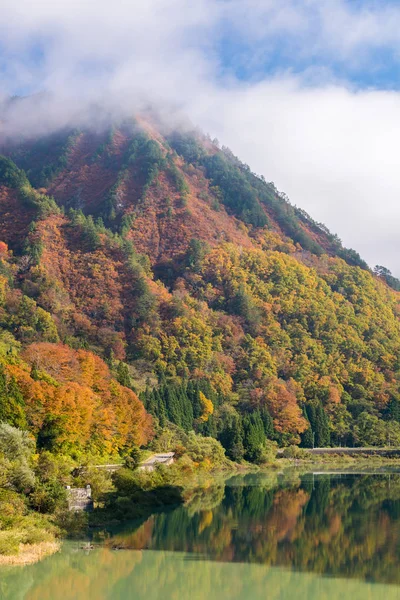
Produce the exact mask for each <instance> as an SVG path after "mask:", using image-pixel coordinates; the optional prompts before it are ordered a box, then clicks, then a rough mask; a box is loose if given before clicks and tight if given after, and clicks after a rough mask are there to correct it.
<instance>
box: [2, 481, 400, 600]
mask: <svg viewBox="0 0 400 600" xmlns="http://www.w3.org/2000/svg"><path fill="white" fill-rule="evenodd" d="M100 538H101V539H102V541H101V542H100V541H99V540H100ZM399 567H400V475H397V474H395V475H393V474H391V475H361V476H359V475H341V476H338V475H312V474H309V475H306V476H301V477H300V476H296V475H293V474H292V475H290V476H288V475H283V474H259V475H246V476H240V477H234V478H232V479H230V480H228V481H226V482H219V483H218V482H215V481H212V480H211V481H210V482H209V485H208V486H205V489H202V490H198V491H197V492H195V493H194V494H193V496H192V498H191V499H190V501H189V503H188V504H187V505H186V506H184V507H179V508H177V509H175V510H172V511H170V512H168V513H158V514H156V515H152V516H151V517H150V518H148V519H147V520H146V521H144V522H142V523H135V524H130V525H129V526H127V527H124V528H121V529H120V531H117V532H113V533H112V534H111V533H109V532H102V533H101V534H100V536H98V539H97V541H96V540H95V549H93V550H84V549H83V544H82V543H79V542H67V543H65V544H64V546H63V549H62V551H61V552H60V553H58V554H56V555H54V556H52V557H49V558H48V559H45V560H44V561H42V562H41V563H38V564H36V565H32V566H28V567H19V568H13V569H10V568H8V569H4V568H3V569H0V598H1V600H111V599H112V600H127V599H135V600H145V599H146V600H186V599H190V600H206V599H207V600H225V599H226V600H228V599H237V600H258V599H268V600H275V599H284V600H286V599H288V600H289V599H290V600H292V599H296V600H298V599H299V600H303V599H304V600H306V599H307V600H314V599H315V600H317V599H318V600H325V599H329V600H335V599H336V598H337V599H340V600H344V599H346V598H351V600H358V599H360V600H361V599H362V600H369V599H379V598H382V599H385V600H392V599H396V600H400V568H399Z"/></svg>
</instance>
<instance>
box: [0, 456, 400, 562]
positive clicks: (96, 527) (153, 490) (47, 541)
mask: <svg viewBox="0 0 400 600" xmlns="http://www.w3.org/2000/svg"><path fill="white" fill-rule="evenodd" d="M287 454H289V455H290V454H291V453H290V452H287ZM294 454H295V456H294V457H285V458H283V457H278V458H277V459H276V460H275V461H273V462H271V463H270V464H267V465H261V466H257V465H253V464H250V463H245V464H237V463H233V462H230V461H227V462H224V464H223V466H220V467H218V468H211V467H209V468H206V467H205V466H204V465H203V467H201V468H199V467H193V464H190V465H189V464H186V462H185V460H182V459H181V460H179V461H178V462H177V463H176V464H174V465H170V466H161V467H158V468H157V469H156V470H155V471H154V472H151V473H148V472H141V471H137V470H131V469H128V468H126V467H122V468H121V469H119V470H118V471H117V472H114V473H113V474H112V475H111V474H109V478H110V483H111V485H110V487H108V488H105V491H104V493H100V492H98V493H97V497H96V502H95V509H94V511H93V512H91V513H78V514H76V515H75V514H74V513H72V512H68V511H64V512H62V513H60V514H58V515H57V517H54V518H52V519H50V518H49V517H47V516H46V517H44V516H41V515H38V514H37V513H33V514H32V513H30V515H28V516H27V517H23V519H33V517H34V520H32V521H30V522H29V521H27V524H29V525H31V524H32V523H34V525H35V529H34V531H33V530H32V528H31V527H30V528H29V534H30V537H28V534H26V535H25V530H23V529H21V528H20V530H19V531H18V530H17V528H16V527H17V523H15V528H14V527H12V528H10V530H9V531H7V532H6V531H3V532H1V533H0V538H1V537H2V536H5V539H3V548H0V552H1V551H2V553H0V565H25V564H30V563H33V562H37V561H39V560H41V559H42V558H45V557H46V556H49V555H50V554H53V553H54V552H57V551H58V549H59V547H60V544H61V542H60V540H62V539H66V538H71V537H72V538H82V539H83V538H85V537H86V538H90V539H93V538H96V537H98V536H100V537H101V535H102V532H107V531H108V530H110V529H112V528H114V527H118V525H120V524H123V523H124V522H127V521H143V522H145V521H146V520H147V519H148V518H149V516H150V515H152V514H154V513H157V512H165V511H168V510H172V509H173V508H175V507H177V506H179V505H181V504H185V505H188V504H192V505H193V504H196V503H198V502H200V500H201V503H202V504H204V503H205V504H207V498H208V496H210V497H212V496H213V494H215V490H216V489H217V488H221V489H222V488H223V487H224V485H225V482H226V480H227V479H229V478H231V477H234V476H235V475H238V476H240V475H246V474H251V473H257V472H262V473H265V475H271V477H278V478H279V477H282V476H283V477H284V478H285V477H289V478H290V477H291V476H292V474H293V473H296V474H298V475H300V474H305V473H313V474H324V473H327V474H333V475H334V474H338V473H342V474H346V473H349V474H352V473H353V474H354V473H358V474H366V475H367V474H385V473H386V474H391V473H400V457H397V456H394V455H390V456H385V455H384V454H382V453H362V452H356V453H341V454H337V453H334V452H333V451H330V452H324V453H315V452H307V451H304V450H300V451H298V452H297V451H296V452H294ZM199 499H200V500H199ZM20 525H21V521H20ZM26 529H27V530H28V528H26ZM32 531H33V533H34V535H33V534H32ZM22 533H23V535H22ZM0 542H1V539H0ZM27 542H29V543H27ZM0 546H1V544H0Z"/></svg>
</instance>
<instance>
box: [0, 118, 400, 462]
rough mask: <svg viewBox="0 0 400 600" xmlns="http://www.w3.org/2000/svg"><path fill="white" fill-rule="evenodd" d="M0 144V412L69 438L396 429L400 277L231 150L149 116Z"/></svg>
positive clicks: (59, 440)
mask: <svg viewBox="0 0 400 600" xmlns="http://www.w3.org/2000/svg"><path fill="white" fill-rule="evenodd" d="M1 152H2V153H3V155H2V156H1V157H0V240H1V243H0V327H1V330H0V362H1V365H2V366H1V371H0V421H4V422H6V423H8V424H10V425H13V426H15V427H18V428H20V429H26V430H28V431H29V432H30V433H31V434H33V435H34V437H35V440H36V444H37V446H38V447H39V448H44V449H47V450H51V451H62V452H66V453H71V452H72V453H73V452H77V451H90V452H93V453H99V454H107V453H108V454H111V453H118V452H122V453H123V452H124V451H126V449H127V448H129V447H130V446H132V445H142V446H143V445H146V444H147V443H148V442H149V440H150V439H151V438H152V437H153V436H154V435H156V436H157V435H162V432H163V431H165V430H168V428H170V427H171V426H172V425H171V424H173V425H177V426H178V427H180V428H182V429H183V430H184V431H185V432H189V431H191V430H195V431H196V432H198V433H200V434H203V435H207V436H212V437H214V438H216V439H217V440H219V441H220V442H221V444H222V445H223V446H224V448H225V450H226V453H227V455H228V456H229V457H230V458H232V459H234V460H237V461H241V460H243V459H246V460H249V461H256V462H260V461H262V460H263V457H264V455H265V452H266V444H267V442H266V440H274V441H276V442H278V443H279V444H280V445H283V446H285V445H291V444H300V445H303V446H306V447H307V446H308V447H309V446H312V445H315V446H329V445H339V444H342V445H343V444H346V445H369V444H371V445H385V444H386V443H387V441H388V440H389V438H390V440H391V443H392V444H393V443H396V444H400V381H399V375H400V322H399V298H400V297H399V295H398V293H397V292H396V291H395V289H398V287H399V282H398V281H397V280H396V279H395V278H394V277H393V276H392V275H391V273H390V271H388V270H387V269H385V268H384V267H378V268H377V270H376V272H375V273H372V272H371V271H370V270H369V268H368V266H367V264H366V263H365V262H364V261H363V260H362V258H360V256H359V255H358V254H357V252H355V251H354V250H349V249H346V248H344V247H343V245H342V243H341V241H340V240H339V239H338V237H337V236H335V235H332V234H331V233H330V232H329V231H328V229H327V228H326V227H325V226H324V225H322V224H319V223H316V222H315V221H314V220H313V219H312V218H311V217H310V216H309V215H307V214H306V213H305V212H304V211H302V210H301V209H298V208H296V207H295V206H293V205H292V204H291V203H290V202H289V201H288V199H287V198H286V197H285V196H284V195H283V194H281V193H279V192H278V191H277V190H276V188H275V186H274V185H273V184H272V183H267V182H266V181H265V180H264V179H263V178H262V177H258V176H257V175H255V174H254V173H252V172H251V170H250V168H249V167H248V166H247V165H244V164H242V163H241V162H240V161H239V160H238V159H237V158H236V157H235V156H233V154H232V153H231V152H230V151H229V150H227V149H225V148H222V149H221V148H219V146H218V144H217V143H216V142H215V143H214V142H213V141H211V140H210V139H209V138H207V137H205V136H203V135H201V134H199V133H198V132H195V131H193V132H170V131H169V132H166V131H165V128H163V127H161V126H159V125H158V124H157V122H156V120H155V119H153V118H147V117H146V118H143V117H141V118H138V119H137V120H135V121H133V120H132V121H129V122H124V123H119V124H117V125H115V126H113V127H109V128H106V129H102V130H101V131H92V130H68V131H60V132H57V133H56V134H52V135H49V136H46V137H42V138H40V139H34V140H32V139H30V140H22V141H21V140H18V141H16V140H8V141H7V143H4V144H3V146H2V148H1ZM349 201H351V198H349ZM139 398H140V400H139ZM142 403H143V404H142ZM143 405H144V406H143Z"/></svg>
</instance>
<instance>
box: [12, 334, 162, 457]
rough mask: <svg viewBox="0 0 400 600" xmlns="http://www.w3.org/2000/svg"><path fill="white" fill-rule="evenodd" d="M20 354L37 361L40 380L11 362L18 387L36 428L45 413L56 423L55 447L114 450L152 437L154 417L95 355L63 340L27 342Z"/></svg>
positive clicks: (41, 422) (33, 361) (29, 361)
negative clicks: (72, 346)
mask: <svg viewBox="0 0 400 600" xmlns="http://www.w3.org/2000/svg"><path fill="white" fill-rule="evenodd" d="M23 357H24V359H25V360H26V362H27V363H28V364H29V365H33V364H34V365H35V367H36V369H37V372H38V377H39V380H34V379H32V377H31V376H30V374H29V371H28V370H27V369H26V368H22V367H21V366H15V365H13V366H9V367H8V368H9V371H10V373H11V374H12V375H13V376H14V377H15V379H16V381H17V383H18V385H19V386H20V388H21V390H22V392H23V395H24V399H25V403H26V413H27V418H28V421H29V423H30V424H31V426H32V429H33V431H34V432H35V433H38V432H39V431H40V429H41V428H42V426H43V424H44V422H45V418H46V417H51V418H53V419H56V420H57V422H58V423H59V424H60V432H59V433H58V436H57V444H58V445H59V446H63V445H67V446H68V447H71V446H76V447H81V448H92V449H95V450H96V451H99V452H104V453H111V452H116V451H118V450H120V449H122V448H124V447H129V446H131V445H133V444H135V445H139V446H140V445H143V444H146V443H147V442H148V440H149V439H151V437H152V434H153V432H152V420H151V417H150V415H148V414H147V413H146V411H145V409H144V407H143V404H142V403H141V402H140V400H139V399H138V397H137V396H136V394H135V393H134V392H133V391H132V390H130V389H128V388H126V387H124V386H122V385H120V384H119V383H117V382H116V381H115V380H113V379H112V378H111V375H110V372H109V369H108V367H107V365H106V364H105V363H104V361H102V360H101V359H100V358H99V357H98V356H95V355H94V354H92V353H91V352H87V351H84V350H73V349H71V348H69V347H68V346H64V345H63V344H49V343H38V344H31V345H30V346H28V348H27V349H26V350H25V351H24V353H23Z"/></svg>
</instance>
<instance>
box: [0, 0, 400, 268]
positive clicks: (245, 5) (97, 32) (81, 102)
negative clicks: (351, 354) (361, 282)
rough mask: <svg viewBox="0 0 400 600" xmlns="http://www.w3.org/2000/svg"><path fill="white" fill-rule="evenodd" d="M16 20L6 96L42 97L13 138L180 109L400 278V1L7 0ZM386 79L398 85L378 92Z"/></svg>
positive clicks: (0, 67)
mask: <svg viewBox="0 0 400 600" xmlns="http://www.w3.org/2000/svg"><path fill="white" fill-rule="evenodd" d="M1 13H2V18H1V22H0V93H1V94H3V95H4V97H6V96H7V95H8V94H32V93H37V94H38V95H37V96H36V97H35V103H34V108H32V109H30V110H29V111H26V110H24V109H22V110H21V108H20V107H21V105H18V103H16V104H14V105H13V109H12V117H11V118H10V123H11V128H12V131H13V132H24V133H28V132H32V133H36V132H41V131H44V130H47V129H52V128H56V127H58V126H60V125H64V124H67V123H69V122H75V121H76V120H77V119H78V115H79V118H81V119H82V118H83V119H84V120H88V119H93V116H94V115H95V114H96V111H95V109H94V108H93V107H94V105H99V104H101V105H103V106H106V107H107V109H108V110H109V111H110V112H112V113H115V114H119V113H125V112H134V111H135V110H139V109H140V108H141V107H143V106H145V105H146V104H147V103H148V102H151V103H153V104H155V105H156V106H158V107H161V108H164V109H165V110H169V109H170V107H173V110H174V111H180V112H181V113H182V114H186V115H188V116H189V117H190V118H191V120H192V121H193V122H194V123H196V124H198V125H199V126H200V127H202V128H204V129H205V130H206V131H207V132H209V133H210V134H211V135H212V136H217V137H218V138H219V139H220V141H221V143H223V144H225V145H228V146H230V147H231V149H232V150H233V151H234V152H235V154H237V155H238V156H239V157H240V158H241V159H242V160H244V161H245V162H247V163H248V164H249V165H250V166H251V167H252V169H253V170H255V171H256V172H258V173H260V174H263V175H264V176H265V177H266V179H267V180H269V181H274V182H275V184H276V185H277V187H278V188H279V189H281V190H283V191H285V192H286V193H287V194H288V195H289V197H290V198H291V200H292V202H293V203H295V204H297V205H298V206H301V207H303V208H305V209H306V210H307V211H308V212H309V213H310V214H311V215H312V216H313V217H314V218H316V219H317V220H320V221H322V222H324V223H326V224H327V225H328V227H329V228H330V229H331V230H332V231H334V232H337V233H338V234H339V236H340V237H341V238H342V239H343V242H344V243H345V244H346V245H347V246H352V247H354V248H355V249H356V250H358V251H359V252H360V254H361V255H362V256H363V257H364V258H365V259H366V260H368V261H369V262H370V264H371V265H374V264H376V263H379V264H384V265H386V266H388V267H389V268H391V269H392V271H393V272H394V273H395V274H396V275H397V276H400V261H399V260H398V256H399V255H400V252H399V251H400V237H399V236H398V235H397V224H398V223H399V220H400V219H399V217H400V203H399V202H398V198H399V196H400V175H399V172H398V171H399V170H398V167H397V146H398V140H399V139H400V137H399V129H400V93H399V92H398V91H396V89H395V86H394V85H393V82H395V74H394V71H393V74H392V75H393V76H392V75H391V71H390V65H393V69H394V65H395V64H396V61H397V60H398V55H399V52H400V35H399V33H398V32H399V31H400V7H399V6H398V3H397V2H394V1H389V0H388V1H383V0H382V1H380V2H379V3H378V2H375V1H373V0H370V1H368V0H364V1H361V0H352V1H350V0H280V2H276V1H275V0H196V2H190V3H189V2H187V0H168V1H167V0H146V2H141V1H139V0H137V1H132V0H130V1H129V0H118V1H115V2H113V3H111V2H109V1H106V0H96V1H94V0H81V1H80V2H74V1H72V0H57V1H56V2H47V1H46V2H45V1H44V0H38V1H37V2H35V3H31V2H28V1H27V0H13V1H12V0H3V1H2V7H1ZM382 74H383V75H385V77H386V79H387V80H390V81H391V82H392V85H391V86H388V85H386V84H385V85H384V86H383V85H381V84H380V85H379V86H374V85H373V83H374V81H375V80H376V81H380V80H381V78H382V77H383V75H382ZM379 87H380V88H381V89H379ZM388 87H390V88H392V89H388ZM43 90H45V91H46V94H45V95H42V94H40V92H42V91H43ZM0 121H1V115H0ZM8 127H10V125H8ZM7 131H8V132H9V129H8V130H6V129H5V126H4V124H3V128H1V125H0V136H1V135H3V136H4V135H5V134H6V133H7Z"/></svg>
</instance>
